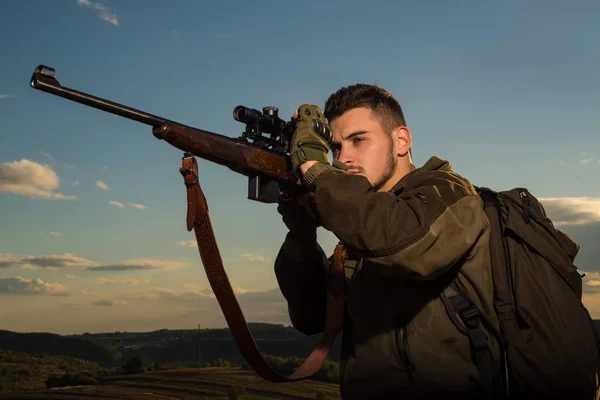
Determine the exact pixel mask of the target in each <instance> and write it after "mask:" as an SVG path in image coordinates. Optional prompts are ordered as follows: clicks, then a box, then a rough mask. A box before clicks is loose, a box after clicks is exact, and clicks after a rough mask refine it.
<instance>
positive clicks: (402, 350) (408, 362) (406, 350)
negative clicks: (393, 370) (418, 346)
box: [395, 324, 415, 381]
mask: <svg viewBox="0 0 600 400" xmlns="http://www.w3.org/2000/svg"><path fill="white" fill-rule="evenodd" d="M407 328H408V324H407V325H406V326H405V327H404V328H396V335H395V340H396V351H397V352H398V355H399V356H400V358H401V359H402V363H403V364H404V366H405V367H406V370H407V371H408V376H409V378H410V380H411V381H414V378H415V376H414V375H415V363H414V360H413V358H412V354H411V351H410V347H409V345H408V335H407V334H406V329H407ZM400 335H402V345H400Z"/></svg>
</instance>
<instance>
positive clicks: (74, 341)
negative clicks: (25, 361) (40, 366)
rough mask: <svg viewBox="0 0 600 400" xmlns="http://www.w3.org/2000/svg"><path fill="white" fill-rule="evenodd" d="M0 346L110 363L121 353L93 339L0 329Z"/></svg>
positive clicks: (105, 363)
mask: <svg viewBox="0 0 600 400" xmlns="http://www.w3.org/2000/svg"><path fill="white" fill-rule="evenodd" d="M0 348H1V349H7V350H14V351H20V352H26V353H32V354H48V355H57V356H67V357H74V358H81V359H84V360H88V361H93V362H97V363H101V364H103V365H110V364H112V363H114V362H115V361H117V360H118V359H119V358H120V357H121V355H120V353H119V352H118V351H117V350H116V349H115V348H114V347H110V346H106V345H103V344H101V343H99V342H97V341H94V340H93V339H86V338H83V337H68V336H61V335H57V334H53V333H17V332H11V331H5V330H2V331H0Z"/></svg>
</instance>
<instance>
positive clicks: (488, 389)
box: [440, 281, 502, 399]
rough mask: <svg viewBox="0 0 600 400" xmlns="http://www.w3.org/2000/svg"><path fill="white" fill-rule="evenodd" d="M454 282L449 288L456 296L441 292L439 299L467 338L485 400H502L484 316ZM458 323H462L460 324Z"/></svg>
mask: <svg viewBox="0 0 600 400" xmlns="http://www.w3.org/2000/svg"><path fill="white" fill-rule="evenodd" d="M455 282H456V281H455ZM455 282H453V283H452V284H450V287H451V288H452V289H453V290H454V291H455V292H456V293H457V294H455V295H451V296H448V295H446V293H445V292H441V293H440V298H441V300H442V302H443V303H444V306H445V307H446V311H447V312H448V316H449V317H450V319H451V320H452V322H453V323H454V325H455V326H456V327H457V329H458V330H459V331H460V332H461V333H463V334H464V335H467V336H468V337H469V342H470V343H471V354H472V355H473V357H474V359H475V360H474V361H475V364H476V366H477V370H478V371H479V381H480V383H481V385H482V387H483V389H484V392H485V394H486V398H487V399H499V398H502V397H501V395H500V393H502V390H499V389H500V387H499V382H500V380H499V377H498V369H497V368H496V367H495V362H494V358H493V356H492V351H491V349H490V345H489V342H488V337H487V335H486V334H485V332H484V330H483V327H482V316H483V315H484V314H483V313H481V312H480V311H479V309H478V308H477V306H475V304H474V303H473V302H472V301H471V299H470V298H469V296H467V295H466V294H465V293H464V292H461V291H460V290H459V289H458V287H457V285H456V283H455ZM457 317H458V318H457ZM459 319H460V320H459ZM460 321H462V324H461V322H460Z"/></svg>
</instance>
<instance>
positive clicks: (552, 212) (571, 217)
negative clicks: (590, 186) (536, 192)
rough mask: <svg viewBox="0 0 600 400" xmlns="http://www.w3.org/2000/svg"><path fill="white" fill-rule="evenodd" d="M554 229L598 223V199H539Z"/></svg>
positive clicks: (599, 209) (599, 199) (599, 202)
mask: <svg viewBox="0 0 600 400" xmlns="http://www.w3.org/2000/svg"><path fill="white" fill-rule="evenodd" d="M539 201H540V202H541V203H542V204H543V206H544V208H545V209H546V213H547V214H548V217H549V218H550V219H551V220H552V222H553V223H554V225H555V226H556V227H561V226H567V225H585V224H589V223H594V222H600V198H594V197H558V198H539Z"/></svg>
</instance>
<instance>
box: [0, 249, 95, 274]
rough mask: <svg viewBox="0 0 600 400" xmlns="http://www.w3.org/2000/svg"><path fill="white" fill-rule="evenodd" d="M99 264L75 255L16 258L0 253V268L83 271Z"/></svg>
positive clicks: (15, 256)
mask: <svg viewBox="0 0 600 400" xmlns="http://www.w3.org/2000/svg"><path fill="white" fill-rule="evenodd" d="M99 265H101V264H99V263H96V262H94V261H91V260H88V259H86V258H83V257H79V256H77V255H75V254H71V253H64V254H49V255H45V256H17V255H12V254H9V253H0V268H23V269H32V270H37V269H40V268H46V269H64V268H69V269H84V268H88V267H95V266H99Z"/></svg>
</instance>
